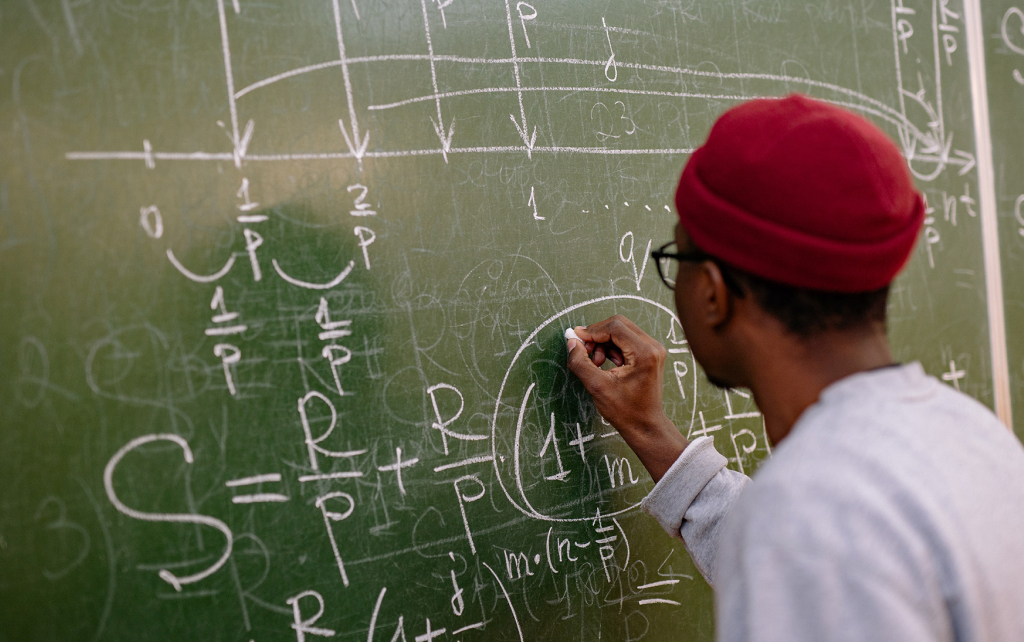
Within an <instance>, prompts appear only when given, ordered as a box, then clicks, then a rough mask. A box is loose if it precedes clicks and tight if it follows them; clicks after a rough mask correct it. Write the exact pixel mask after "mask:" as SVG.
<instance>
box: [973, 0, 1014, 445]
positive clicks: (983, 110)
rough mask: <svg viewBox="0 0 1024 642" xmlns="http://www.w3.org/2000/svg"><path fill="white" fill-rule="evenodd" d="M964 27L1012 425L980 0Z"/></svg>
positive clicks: (988, 272)
mask: <svg viewBox="0 0 1024 642" xmlns="http://www.w3.org/2000/svg"><path fill="white" fill-rule="evenodd" d="M964 29H965V31H966V34H965V35H966V39H967V61H968V65H969V67H970V77H971V107H972V110H973V112H974V139H975V149H974V153H975V156H976V160H977V165H976V168H977V172H978V190H979V194H978V208H979V211H980V216H981V246H982V251H983V252H984V256H985V299H986V301H987V303H988V330H989V344H990V346H991V352H992V382H993V393H994V397H995V410H996V415H997V416H998V417H999V419H1000V421H1002V422H1003V423H1004V424H1006V426H1007V427H1008V428H1010V429H1011V430H1012V429H1013V411H1012V408H1011V405H1010V368H1009V360H1008V358H1007V354H1006V312H1005V309H1004V304H1003V272H1002V264H1001V261H1000V255H999V221H998V218H997V211H998V210H997V207H996V186H995V170H994V167H993V162H992V130H991V129H990V127H989V112H988V82H987V79H986V76H985V40H984V30H983V29H982V15H981V3H980V0H964Z"/></svg>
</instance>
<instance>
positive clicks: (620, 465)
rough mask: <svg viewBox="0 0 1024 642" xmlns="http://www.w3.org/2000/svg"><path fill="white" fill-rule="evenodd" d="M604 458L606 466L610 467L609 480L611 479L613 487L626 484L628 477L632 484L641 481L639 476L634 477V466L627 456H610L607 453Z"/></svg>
mask: <svg viewBox="0 0 1024 642" xmlns="http://www.w3.org/2000/svg"><path fill="white" fill-rule="evenodd" d="M603 459H604V465H605V468H607V469H608V480H609V481H611V484H612V488H615V487H616V486H625V485H626V479H629V483H630V484H635V483H637V482H638V481H640V478H639V477H638V478H636V479H634V478H633V467H632V466H631V465H630V463H629V460H628V459H626V458H625V457H609V456H608V455H605V456H604V457H603Z"/></svg>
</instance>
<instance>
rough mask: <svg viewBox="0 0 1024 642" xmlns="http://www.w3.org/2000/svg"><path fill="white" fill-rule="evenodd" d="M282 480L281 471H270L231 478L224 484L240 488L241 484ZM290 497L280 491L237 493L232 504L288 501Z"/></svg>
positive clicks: (232, 499) (247, 484) (250, 484)
mask: <svg viewBox="0 0 1024 642" xmlns="http://www.w3.org/2000/svg"><path fill="white" fill-rule="evenodd" d="M279 481H281V475H280V474H279V473H269V474H266V475H253V476H252V477H240V478H238V479H231V480H228V481H226V482H224V485H225V486H227V487H228V488H238V487H239V486H252V485H255V484H262V483H263V482H279ZM289 499H290V497H288V496H287V495H282V494H280V493H254V494H252V495H235V496H234V497H232V498H231V503H232V504H262V503H265V502H286V501H288V500H289Z"/></svg>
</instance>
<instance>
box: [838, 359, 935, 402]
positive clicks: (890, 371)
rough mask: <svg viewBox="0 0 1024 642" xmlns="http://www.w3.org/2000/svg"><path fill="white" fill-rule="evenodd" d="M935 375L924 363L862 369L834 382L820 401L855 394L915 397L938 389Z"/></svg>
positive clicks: (897, 397) (861, 395)
mask: <svg viewBox="0 0 1024 642" xmlns="http://www.w3.org/2000/svg"><path fill="white" fill-rule="evenodd" d="M933 383H934V379H933V378H932V377H930V376H928V375H927V374H926V373H925V371H924V368H923V367H922V366H921V363H920V362H918V361H914V362H912V363H907V364H904V365H900V366H891V367H887V368H876V369H874V370H866V371H864V372H858V373H855V374H852V375H850V376H848V377H843V378H842V379H840V380H839V381H836V382H835V383H832V384H830V385H829V386H827V387H826V388H825V389H824V390H822V391H821V394H820V395H818V403H820V404H831V403H837V402H840V401H843V400H845V399H849V398H851V397H857V398H864V397H871V398H876V399H877V398H893V399H912V398H921V397H926V396H928V395H929V394H931V393H932V392H933V390H934V388H932V385H933Z"/></svg>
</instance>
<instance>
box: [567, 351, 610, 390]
mask: <svg viewBox="0 0 1024 642" xmlns="http://www.w3.org/2000/svg"><path fill="white" fill-rule="evenodd" d="M567 347H568V349H569V357H568V359H567V365H568V366H569V370H570V371H572V373H573V374H574V375H576V376H577V377H579V380H580V381H582V382H583V386H584V387H585V388H586V389H587V390H588V391H589V390H590V388H591V386H592V385H593V384H594V383H595V382H596V378H597V377H600V376H601V375H602V374H603V373H604V371H603V370H601V369H600V368H598V367H597V366H595V365H594V362H593V361H591V360H590V357H589V356H588V355H587V347H586V346H585V345H583V342H582V341H580V340H579V339H569V341H568V344H567Z"/></svg>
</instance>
